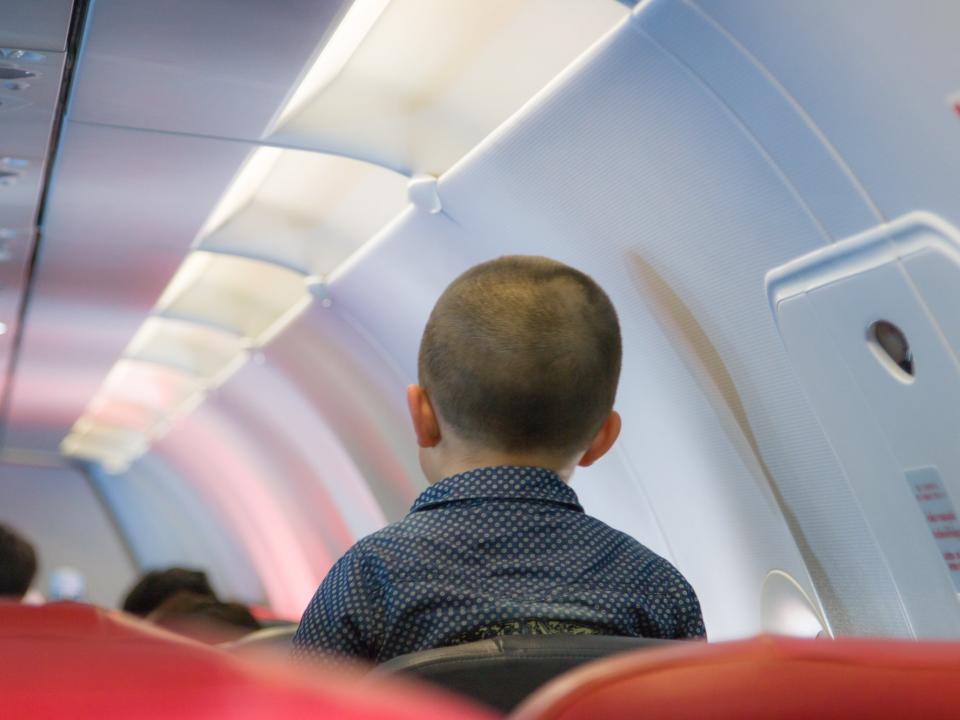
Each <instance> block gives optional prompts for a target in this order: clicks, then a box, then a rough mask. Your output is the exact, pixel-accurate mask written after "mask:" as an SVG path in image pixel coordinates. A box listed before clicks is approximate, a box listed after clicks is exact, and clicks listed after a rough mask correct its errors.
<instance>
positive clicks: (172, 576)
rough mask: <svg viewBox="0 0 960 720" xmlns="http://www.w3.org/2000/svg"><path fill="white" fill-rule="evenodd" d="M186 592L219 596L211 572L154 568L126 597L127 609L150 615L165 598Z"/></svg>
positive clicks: (135, 613)
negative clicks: (209, 578) (212, 581)
mask: <svg viewBox="0 0 960 720" xmlns="http://www.w3.org/2000/svg"><path fill="white" fill-rule="evenodd" d="M182 592H189V593H194V594H196V595H203V596H206V597H211V598H214V599H216V597H217V595H216V593H215V592H214V591H213V588H212V587H211V586H210V581H209V580H208V579H207V574H206V573H205V572H203V571H202V570H191V569H189V568H182V567H172V568H167V569H166V570H151V571H150V572H148V573H147V574H146V575H144V576H143V577H142V578H140V580H139V581H137V584H136V585H134V586H133V588H131V590H130V592H128V593H127V597H126V599H124V601H123V609H124V610H125V611H126V612H128V613H132V614H133V615H139V616H140V617H146V616H147V615H149V614H150V613H151V612H153V611H154V610H156V609H157V608H158V607H160V606H161V605H162V604H163V603H164V602H166V601H167V600H169V599H170V598H172V597H173V596H174V595H177V594H179V593H182Z"/></svg>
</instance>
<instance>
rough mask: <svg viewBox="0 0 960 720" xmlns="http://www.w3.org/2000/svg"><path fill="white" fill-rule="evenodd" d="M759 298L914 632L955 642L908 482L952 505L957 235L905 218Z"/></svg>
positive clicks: (948, 596)
mask: <svg viewBox="0 0 960 720" xmlns="http://www.w3.org/2000/svg"><path fill="white" fill-rule="evenodd" d="M914 263H918V269H919V270H920V272H918V274H917V277H914V275H913V272H912V267H913V265H914ZM931 265H937V266H939V269H940V273H941V277H940V279H941V280H944V281H945V282H939V283H929V282H927V280H928V279H929V278H928V277H926V273H924V272H923V270H924V269H926V268H929V267H930V266H931ZM948 276H949V277H948ZM768 287H769V292H770V297H771V303H772V304H773V308H774V312H775V315H776V319H777V323H778V326H779V328H780V332H781V334H782V336H783V341H784V344H785V345H786V348H787V350H788V352H789V354H790V358H791V361H792V362H793V365H794V367H795V368H796V371H797V374H798V375H799V376H800V378H801V380H802V381H803V384H804V388H805V390H806V391H807V393H808V395H809V397H810V400H811V403H812V404H813V406H814V408H815V409H816V411H817V414H818V416H819V418H820V421H821V423H822V424H823V427H824V430H825V432H826V434H827V436H828V437H829V438H830V441H831V443H832V445H833V446H834V448H835V450H836V452H837V455H838V456H839V458H840V460H841V461H842V462H843V465H844V468H845V470H846V473H847V476H848V478H849V481H850V484H851V485H852V487H853V488H854V490H855V492H856V494H857V498H858V501H859V504H860V506H861V508H862V510H863V513H864V515H865V516H866V518H867V520H868V522H869V524H870V533H871V536H872V537H873V538H874V540H875V542H876V543H877V544H878V545H879V547H880V548H881V549H882V551H883V554H884V559H885V562H886V565H887V566H888V568H889V572H890V573H891V575H892V576H893V578H894V579H895V581H896V583H897V588H898V592H899V594H900V598H901V601H902V603H903V606H904V611H905V613H906V615H907V617H908V619H909V621H910V624H911V627H912V630H913V632H914V633H915V634H916V635H917V636H919V637H940V636H957V635H960V604H958V602H957V596H956V588H955V587H954V584H953V582H952V578H951V574H950V572H949V571H948V568H947V567H945V566H944V562H943V561H944V557H943V554H942V548H940V547H938V545H937V543H936V542H935V541H934V537H933V535H932V534H931V529H930V527H929V526H928V523H927V513H925V512H924V511H923V510H922V508H921V507H918V504H917V502H916V500H915V498H914V494H915V492H916V487H915V483H914V482H908V477H914V476H916V475H917V474H918V473H920V472H921V471H924V472H928V471H929V469H935V470H936V472H937V474H938V475H939V476H940V477H941V478H942V482H943V485H944V486H945V488H946V492H947V493H948V494H949V495H951V496H952V497H953V498H957V497H960V445H958V442H957V439H958V438H960V413H958V412H957V408H958V407H960V364H958V361H957V357H958V355H957V351H958V349H960V348H957V347H955V346H952V345H951V344H950V342H949V340H948V337H947V336H946V335H945V334H944V332H943V331H942V330H941V328H940V322H941V317H942V319H943V321H945V322H946V323H948V324H949V323H952V322H953V317H954V316H955V314H956V308H957V307H960V291H958V290H957V288H958V287H960V233H958V232H957V230H956V229H954V228H952V227H950V226H949V225H947V224H946V223H944V222H943V221H941V220H938V219H937V218H935V217H932V216H929V215H925V214H914V215H911V216H907V217H904V218H901V219H900V220H897V221H896V222H893V223H890V224H889V225H885V226H881V227H879V228H877V229H875V230H873V231H871V232H869V233H866V234H864V235H862V236H857V237H854V238H851V239H849V240H846V241H844V242H841V243H838V244H837V245H835V246H833V247H830V248H828V249H825V250H821V251H819V252H817V253H814V254H812V255H810V256H807V257H804V258H801V259H799V260H797V261H795V262H793V263H790V264H788V265H786V266H785V267H783V268H780V269H778V270H776V271H774V272H773V273H772V274H771V276H770V278H769V280H768ZM928 297H929V298H930V300H931V302H930V303H928V302H927V298H928ZM948 308H949V310H948ZM938 310H939V311H940V312H944V311H947V312H946V314H945V315H942V316H941V315H940V314H938V312H937V311H938ZM878 321H887V322H890V323H893V324H894V325H896V326H897V327H898V328H900V329H901V330H902V332H903V333H904V334H905V336H906V338H907V340H908V342H909V345H910V348H911V349H912V353H913V358H914V374H913V376H910V375H908V374H907V373H905V372H902V371H901V370H900V368H898V367H897V366H896V365H894V364H893V363H892V362H890V361H889V359H885V357H884V356H883V353H882V350H880V349H879V348H878V347H877V346H876V345H875V344H874V342H873V340H872V339H871V335H870V328H871V327H872V326H873V324H874V323H876V322H878Z"/></svg>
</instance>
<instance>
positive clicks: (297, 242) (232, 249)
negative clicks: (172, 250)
mask: <svg viewBox="0 0 960 720" xmlns="http://www.w3.org/2000/svg"><path fill="white" fill-rule="evenodd" d="M406 204H407V178H406V177H404V176H402V175H399V174H397V173H394V172H392V171H390V170H386V169H384V168H381V167H378V166H376V165H371V164H369V163H365V162H361V161H359V160H351V159H350V158H344V157H338V156H335V155H325V154H322V153H315V152H306V151H298V150H277V149H276V148H259V149H257V150H255V151H253V153H252V155H251V157H250V158H249V159H248V161H247V162H246V163H245V165H244V168H243V169H242V170H241V171H240V173H239V174H238V176H237V177H236V178H235V179H234V181H233V182H232V184H231V187H230V189H229V190H228V191H227V193H226V194H225V195H224V197H223V198H222V199H221V201H220V203H219V205H218V207H217V208H216V209H214V211H213V213H212V215H211V218H210V219H209V220H208V222H207V228H205V230H204V231H202V232H201V234H200V237H199V238H198V243H197V247H198V248H199V249H201V250H211V251H215V252H218V251H219V252H229V253H234V254H237V255H244V256H247V257H254V258H262V259H264V260H269V261H271V262H275V263H278V264H280V265H283V266H285V267H289V268H294V269H297V270H299V271H301V272H303V273H308V274H312V275H317V276H323V275H325V274H327V273H329V272H330V271H332V270H333V269H334V268H336V267H337V266H338V265H340V263H342V262H343V261H344V260H345V259H346V258H347V257H349V256H350V255H351V254H352V253H353V252H355V251H356V250H357V249H358V248H359V247H360V246H361V245H363V243H365V242H366V241H367V240H369V239H370V238H371V237H372V236H373V235H375V234H376V233H377V232H378V231H379V230H380V229H381V228H382V227H383V226H384V225H386V224H387V223H388V222H390V221H391V220H392V219H393V218H394V217H396V215H397V214H399V213H400V211H401V210H403V208H404V207H405V206H406Z"/></svg>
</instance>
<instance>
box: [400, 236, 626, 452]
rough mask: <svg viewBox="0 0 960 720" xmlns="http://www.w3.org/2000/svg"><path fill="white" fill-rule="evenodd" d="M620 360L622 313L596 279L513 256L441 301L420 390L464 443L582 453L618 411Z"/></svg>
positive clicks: (467, 276) (478, 270)
mask: <svg viewBox="0 0 960 720" xmlns="http://www.w3.org/2000/svg"><path fill="white" fill-rule="evenodd" d="M621 355H622V349H621V340H620V324H619V322H618V320H617V313H616V311H615V310H614V308H613V304H612V303H611V302H610V298H608V297H607V294H606V293H605V292H604V291H603V290H602V289H601V288H600V286H599V285H597V283H596V282H594V280H593V279H592V278H591V277H589V276H588V275H586V274H584V273H582V272H580V271H579V270H575V269H574V268H571V267H568V266H567V265H564V264H563V263H560V262H557V261H555V260H550V259H548V258H543V257H532V256H520V255H514V256H507V257H501V258H499V259H497V260H492V261H490V262H486V263H483V264H481V265H477V266H476V267H473V268H471V269H470V270H468V271H467V272H465V273H464V274H463V275H461V276H460V277H458V278H457V279H456V280H454V281H453V282H452V283H451V284H450V286H449V287H447V289H446V290H445V291H444V293H443V295H441V296H440V299H439V300H438V301H437V304H436V306H435V307H434V309H433V312H432V313H431V315H430V319H429V320H428V322H427V327H426V329H425V331H424V334H423V340H422V341H421V344H420V357H419V374H420V384H421V386H423V387H424V389H425V390H426V392H427V395H428V396H429V398H430V400H431V402H432V403H433V406H434V410H435V411H436V412H437V414H438V415H439V416H440V417H441V418H442V420H443V421H445V422H446V423H447V424H449V425H450V426H451V427H452V428H453V429H454V430H455V431H456V432H457V433H458V434H459V435H460V436H461V437H462V438H463V439H464V440H467V441H470V442H475V443H477V444H482V445H484V446H485V447H490V448H493V449H497V450H501V451H507V452H514V451H529V450H545V451H560V452H575V451H577V450H579V449H581V448H585V447H586V446H587V445H589V443H590V441H591V440H592V439H593V436H594V435H595V434H596V433H597V432H598V431H599V429H600V427H601V425H602V424H603V422H604V420H605V419H606V417H607V415H608V414H609V413H610V411H611V410H612V409H613V403H614V399H615V397H616V392H617V383H618V381H619V378H620V362H621Z"/></svg>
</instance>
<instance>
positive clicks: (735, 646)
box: [513, 636, 960, 720]
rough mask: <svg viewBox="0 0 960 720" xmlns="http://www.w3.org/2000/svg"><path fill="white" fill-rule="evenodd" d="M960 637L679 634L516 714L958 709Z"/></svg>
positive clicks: (903, 713) (571, 717)
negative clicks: (724, 638)
mask: <svg viewBox="0 0 960 720" xmlns="http://www.w3.org/2000/svg"><path fill="white" fill-rule="evenodd" d="M957 678H960V643H944V642H911V641H901V640H866V639H842V640H826V639H824V640H814V639H799V638H785V637H769V636H766V637H759V638H754V639H752V640H746V641H740V642H730V643H717V644H706V643H690V644H677V645H675V646H672V647H669V648H661V649H655V650H652V651H650V652H646V653H631V654H629V655H621V656H619V657H616V658H610V659H608V660H602V661H599V662H596V663H592V664H590V665H588V666H585V667H583V668H580V669H578V670H575V671H573V672H571V673H569V674H567V675H565V676H564V677H562V678H558V679H557V680H556V681H554V682H553V683H550V684H549V685H547V686H546V687H544V688H543V689H541V690H540V691H539V692H537V693H536V694H535V695H534V696H533V697H531V698H530V699H529V700H528V701H527V702H526V703H524V705H523V706H522V707H521V708H519V709H518V710H517V712H516V714H515V715H514V718H513V720H561V719H562V720H588V719H589V720H593V719H594V718H604V719H605V720H628V719H629V720H634V719H635V718H637V717H640V716H642V717H643V718H644V720H667V719H668V718H669V719H670V720H680V719H686V718H702V717H709V718H711V719H713V720H727V719H729V720H734V718H736V719H737V720H760V719H761V718H771V717H776V718H778V719H781V720H810V718H818V717H820V718H823V717H829V718H844V719H845V720H860V719H863V720H866V719H867V718H871V719H873V718H901V717H922V718H924V720H946V719H947V718H955V717H957V715H958V711H957V699H956V681H957Z"/></svg>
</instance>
